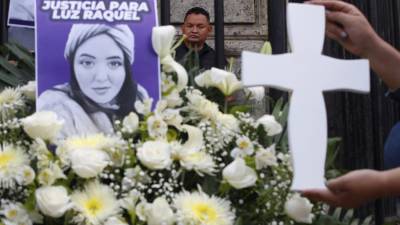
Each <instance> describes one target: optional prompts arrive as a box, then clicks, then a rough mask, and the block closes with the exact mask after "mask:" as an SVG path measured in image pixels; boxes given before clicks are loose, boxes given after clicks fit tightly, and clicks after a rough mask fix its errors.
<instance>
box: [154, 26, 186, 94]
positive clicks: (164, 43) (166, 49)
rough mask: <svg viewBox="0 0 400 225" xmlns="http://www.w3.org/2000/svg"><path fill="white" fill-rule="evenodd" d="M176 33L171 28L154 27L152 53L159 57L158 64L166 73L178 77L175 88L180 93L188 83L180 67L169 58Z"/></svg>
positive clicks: (184, 71)
mask: <svg viewBox="0 0 400 225" xmlns="http://www.w3.org/2000/svg"><path fill="white" fill-rule="evenodd" d="M175 34H176V31H175V28H174V27H173V26H161V27H154V28H153V34H152V43H153V48H154V51H155V52H156V53H157V54H158V56H159V57H160V62H161V64H162V65H163V66H164V70H165V71H166V72H172V71H175V72H176V74H177V77H178V84H177V86H176V88H177V89H178V91H182V90H183V89H184V88H185V87H186V85H187V82H188V75H187V72H186V70H185V69H184V68H183V66H182V65H180V64H179V63H177V62H175V60H174V59H173V58H172V56H171V48H172V45H173V41H174V37H175Z"/></svg>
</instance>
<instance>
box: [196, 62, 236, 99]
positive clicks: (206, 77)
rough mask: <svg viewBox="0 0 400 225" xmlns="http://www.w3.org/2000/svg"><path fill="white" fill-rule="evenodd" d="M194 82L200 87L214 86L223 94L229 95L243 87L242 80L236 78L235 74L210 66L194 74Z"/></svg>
mask: <svg viewBox="0 0 400 225" xmlns="http://www.w3.org/2000/svg"><path fill="white" fill-rule="evenodd" d="M195 82H196V84H197V85H199V86H200V87H216V88H218V89H219V90H220V91H221V92H222V93H223V94H224V95H225V96H230V95H232V94H233V93H234V92H235V91H237V90H240V89H241V88H242V87H243V85H242V82H240V81H239V80H238V79H237V78H236V76H235V74H233V73H231V72H228V71H225V70H221V69H217V68H212V69H211V70H207V71H205V72H204V73H202V74H200V75H198V76H196V78H195Z"/></svg>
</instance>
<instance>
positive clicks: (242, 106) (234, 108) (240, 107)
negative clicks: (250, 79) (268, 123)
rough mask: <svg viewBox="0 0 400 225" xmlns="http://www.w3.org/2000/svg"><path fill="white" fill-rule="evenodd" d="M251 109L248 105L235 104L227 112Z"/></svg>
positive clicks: (234, 112)
mask: <svg viewBox="0 0 400 225" xmlns="http://www.w3.org/2000/svg"><path fill="white" fill-rule="evenodd" d="M250 109H251V106H250V105H236V106H233V107H231V108H230V109H229V114H232V115H235V114H236V113H240V112H243V113H246V112H249V111H250Z"/></svg>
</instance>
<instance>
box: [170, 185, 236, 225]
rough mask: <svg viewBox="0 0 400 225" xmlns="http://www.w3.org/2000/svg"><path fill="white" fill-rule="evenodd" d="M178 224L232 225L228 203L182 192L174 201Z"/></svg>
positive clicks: (220, 199)
mask: <svg viewBox="0 0 400 225" xmlns="http://www.w3.org/2000/svg"><path fill="white" fill-rule="evenodd" d="M174 206H175V208H176V209H177V219H178V224H182V225H191V224H202V225H233V224H234V220H235V214H234V213H233V212H232V211H231V205H230V202H229V201H227V200H225V199H222V198H218V197H215V196H212V197H209V196H207V195H206V194H205V193H203V192H194V193H189V192H182V193H180V194H178V196H177V197H176V198H175V199H174Z"/></svg>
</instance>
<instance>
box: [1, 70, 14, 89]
mask: <svg viewBox="0 0 400 225" xmlns="http://www.w3.org/2000/svg"><path fill="white" fill-rule="evenodd" d="M0 81H2V82H4V83H5V84H6V85H9V86H18V84H19V82H18V79H16V78H15V77H13V76H12V75H11V74H9V73H6V72H4V71H1V70H0Z"/></svg>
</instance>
